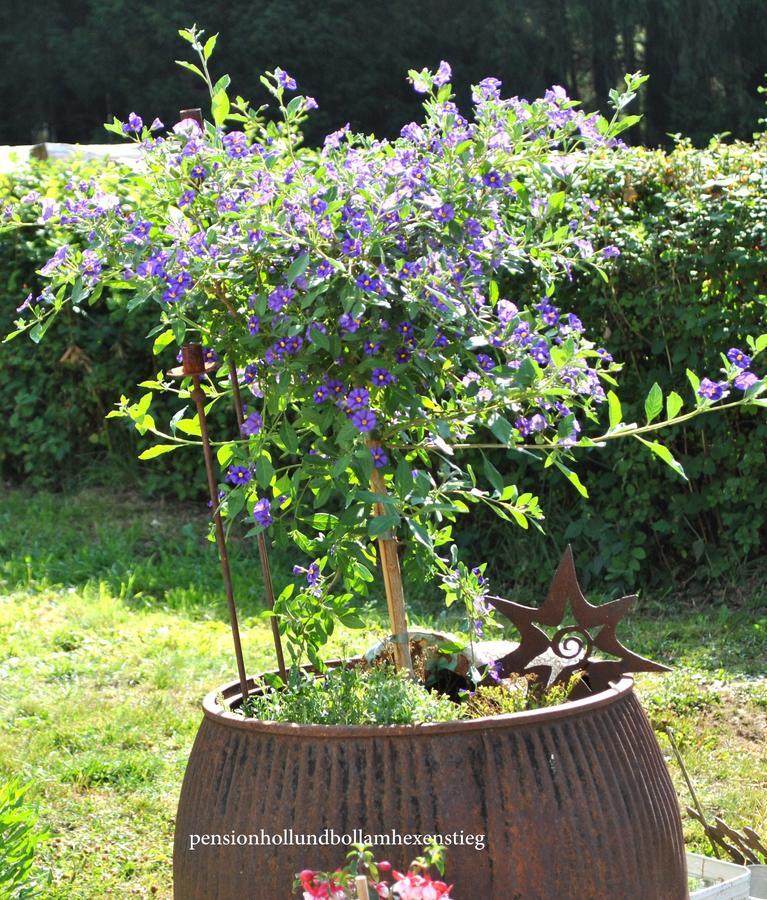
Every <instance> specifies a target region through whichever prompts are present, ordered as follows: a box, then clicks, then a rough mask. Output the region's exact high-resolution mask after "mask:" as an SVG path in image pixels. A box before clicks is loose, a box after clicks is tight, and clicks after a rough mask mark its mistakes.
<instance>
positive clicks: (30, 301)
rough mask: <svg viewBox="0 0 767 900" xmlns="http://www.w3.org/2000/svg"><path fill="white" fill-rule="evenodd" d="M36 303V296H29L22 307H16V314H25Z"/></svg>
mask: <svg viewBox="0 0 767 900" xmlns="http://www.w3.org/2000/svg"><path fill="white" fill-rule="evenodd" d="M34 302H35V295H34V294H27V296H26V299H25V300H24V302H23V303H22V304H21V306H17V307H16V312H17V313H22V312H24V311H25V310H27V309H29V308H30V307H31V306H32V304H33V303H34Z"/></svg>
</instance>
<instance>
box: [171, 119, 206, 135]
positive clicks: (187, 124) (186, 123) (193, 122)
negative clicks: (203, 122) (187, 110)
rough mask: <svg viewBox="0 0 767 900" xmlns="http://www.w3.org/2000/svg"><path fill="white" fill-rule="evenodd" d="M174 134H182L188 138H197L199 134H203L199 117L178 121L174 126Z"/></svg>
mask: <svg viewBox="0 0 767 900" xmlns="http://www.w3.org/2000/svg"><path fill="white" fill-rule="evenodd" d="M173 133H174V134H181V135H183V136H184V137H187V138H195V137H197V136H198V135H200V134H202V128H200V123H199V122H198V121H197V119H190V118H186V119H181V121H180V122H176V124H175V125H174V126H173Z"/></svg>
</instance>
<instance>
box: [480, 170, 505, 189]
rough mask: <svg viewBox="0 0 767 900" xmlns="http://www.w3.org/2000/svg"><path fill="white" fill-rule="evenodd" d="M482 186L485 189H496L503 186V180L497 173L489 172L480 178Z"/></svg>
mask: <svg viewBox="0 0 767 900" xmlns="http://www.w3.org/2000/svg"><path fill="white" fill-rule="evenodd" d="M482 184H484V185H486V186H487V187H491V188H497V187H501V186H502V185H503V180H502V179H501V176H500V175H499V174H498V173H497V172H495V171H493V170H491V171H490V172H487V173H486V174H485V175H483V176H482Z"/></svg>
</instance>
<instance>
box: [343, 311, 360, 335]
mask: <svg viewBox="0 0 767 900" xmlns="http://www.w3.org/2000/svg"><path fill="white" fill-rule="evenodd" d="M338 327H339V328H340V329H341V331H343V332H345V333H346V334H354V332H355V331H357V330H359V327H360V320H359V319H354V318H352V316H350V315H349V313H341V315H340V316H339V317H338Z"/></svg>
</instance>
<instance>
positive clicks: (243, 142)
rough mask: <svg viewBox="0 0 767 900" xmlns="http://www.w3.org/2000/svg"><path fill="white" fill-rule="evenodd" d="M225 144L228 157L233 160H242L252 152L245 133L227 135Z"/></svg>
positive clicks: (233, 132)
mask: <svg viewBox="0 0 767 900" xmlns="http://www.w3.org/2000/svg"><path fill="white" fill-rule="evenodd" d="M223 144H224V150H226V155H227V156H230V157H231V158H232V159H242V157H244V156H247V155H248V153H249V152H250V148H249V147H248V139H247V137H245V132H244V131H230V132H229V134H225V135H224V139H223ZM192 177H195V176H192Z"/></svg>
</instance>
